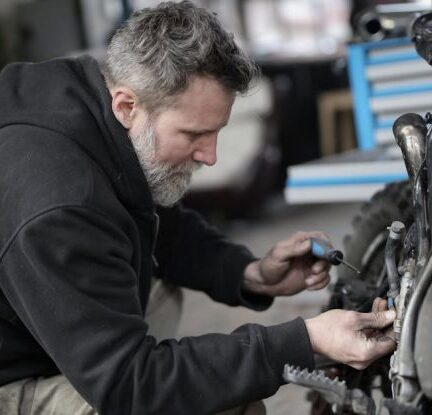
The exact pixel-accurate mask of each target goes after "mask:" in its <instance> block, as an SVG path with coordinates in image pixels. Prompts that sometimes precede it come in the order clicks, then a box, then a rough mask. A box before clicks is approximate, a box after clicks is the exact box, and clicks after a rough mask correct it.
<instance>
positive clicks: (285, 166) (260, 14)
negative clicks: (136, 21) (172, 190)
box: [0, 0, 432, 415]
mask: <svg viewBox="0 0 432 415" xmlns="http://www.w3.org/2000/svg"><path fill="white" fill-rule="evenodd" d="M157 3H159V1H157V0H156V1H153V0H0V69H1V67H3V66H4V65H6V64H8V63H10V62H14V61H23V60H25V61H35V62H37V61H42V60H46V59H51V58H55V57H59V56H65V55H67V56H76V55H79V54H82V53H87V54H91V55H93V56H94V57H95V58H97V59H98V60H103V59H104V56H105V48H106V45H107V43H108V42H109V39H110V37H111V36H112V34H113V33H114V31H115V30H116V28H118V27H119V25H120V24H121V22H122V21H124V20H125V19H126V18H127V17H128V16H129V15H130V14H131V13H132V12H133V11H134V10H137V9H140V8H143V7H148V6H154V5H156V4H157ZM195 3H198V4H200V5H202V6H203V7H207V8H209V9H211V10H213V11H214V12H216V13H217V14H218V16H219V18H220V20H221V21H222V23H223V25H224V26H225V27H226V28H227V29H228V30H229V31H231V32H233V33H234V35H235V38H236V40H237V42H238V43H239V44H240V45H241V46H242V47H243V48H244V49H245V50H246V51H247V52H248V53H249V54H250V55H251V56H252V57H253V58H254V59H255V60H256V61H257V63H258V64H259V65H260V67H261V69H262V74H263V76H262V79H261V80H260V81H259V83H258V84H257V85H256V87H255V88H254V89H253V90H252V91H251V92H250V93H248V94H247V96H245V97H239V98H238V100H237V101H236V104H235V107H234V109H233V113H232V117H231V122H230V124H229V125H228V126H227V127H226V128H225V129H224V130H223V131H222V132H221V135H220V138H219V147H218V163H217V165H216V166H214V167H211V168H203V169H201V170H200V171H198V172H197V175H196V176H195V177H194V178H193V183H192V189H191V191H190V192H189V194H188V195H187V197H186V198H185V201H184V203H185V205H187V206H189V207H192V208H195V209H197V210H199V211H200V212H201V213H202V214H203V215H205V216H206V217H207V218H208V219H209V220H210V221H211V222H213V223H214V224H216V225H217V226H219V227H220V228H221V229H222V230H223V231H224V232H226V233H227V234H228V235H229V236H230V237H231V238H232V239H233V240H235V241H237V242H240V243H244V244H246V245H248V246H249V247H250V248H251V249H252V251H253V252H254V253H255V254H256V255H257V256H261V255H264V254H265V253H266V251H267V250H268V249H269V248H270V247H271V246H272V244H274V243H275V242H277V241H278V240H281V239H283V238H286V237H287V236H289V235H290V234H292V233H293V232H295V231H297V230H322V231H324V232H326V233H327V234H328V235H329V236H330V237H331V239H332V240H333V243H334V245H335V246H336V247H338V248H341V247H343V239H344V235H346V234H348V233H350V232H351V226H350V224H351V221H352V218H353V217H354V215H355V214H356V212H358V211H359V209H360V206H361V204H362V203H364V202H366V201H367V200H369V199H370V197H371V195H372V194H373V193H374V192H375V191H376V190H378V189H380V188H382V187H383V186H384V184H385V183H387V182H389V181H393V180H399V179H403V178H404V177H406V174H405V169H404V166H403V161H402V159H401V157H400V154H399V153H397V154H396V153H395V151H394V150H395V145H394V144H393V140H392V137H391V129H390V127H391V124H392V121H393V120H394V118H395V117H396V116H398V114H400V113H402V112H408V111H417V112H422V111H423V112H424V111H426V110H427V109H428V108H429V106H430V103H432V96H431V93H432V92H431V91H432V76H430V75H429V72H430V68H429V67H428V66H427V65H426V64H425V63H424V62H423V63H420V62H419V61H418V60H417V57H416V54H415V52H414V51H413V50H412V49H413V48H412V46H411V45H410V42H409V23H410V22H411V21H412V19H413V17H414V16H415V15H416V14H417V13H420V12H421V11H424V10H430V9H431V8H432V7H431V1H429V0H427V1H405V2H402V1H400V2H397V3H396V2H391V1H372V0H332V1H329V0H201V1H198V0H196V1H195ZM401 68H402V69H403V68H405V69H404V71H402V72H401ZM410 80H411V81H412V82H413V83H412V84H411V83H410V82H409V81H410ZM416 94H417V95H416ZM0 99H1V98H0ZM396 104H398V105H396ZM419 105H420V106H419ZM389 136H390V138H389ZM324 179H325V180H324ZM332 276H333V279H334V278H335V274H334V271H333V270H332ZM328 296H329V294H328V291H326V290H324V291H321V292H314V293H312V292H307V293H302V294H300V295H298V296H295V297H293V298H282V299H278V300H277V301H276V302H275V304H274V306H273V307H272V308H271V309H270V310H268V311H266V312H263V313H256V312H252V311H248V310H243V309H242V310H237V309H236V310H235V311H233V310H232V309H230V308H229V307H225V306H222V305H218V304H214V303H211V301H210V300H209V299H208V298H206V297H205V296H204V295H202V294H199V293H195V292H192V291H187V290H186V291H185V295H184V307H183V315H182V320H181V323H180V328H179V333H178V336H179V337H181V336H184V335H199V334H202V333H206V332H230V331H232V330H234V329H235V328H236V327H238V326H239V325H241V324H244V323H247V322H258V323H261V324H266V325H271V324H277V323H280V322H283V321H287V320H290V319H293V318H295V317H296V316H298V315H301V316H303V317H310V316H313V315H315V314H317V313H318V312H319V311H320V309H321V308H322V307H323V306H325V304H326V302H327V301H328ZM215 393H217V391H215ZM266 405H267V409H268V413H269V414H276V415H279V414H280V415H282V414H303V413H304V414H306V413H308V408H309V404H308V403H307V401H306V391H304V390H302V389H301V388H297V387H295V386H292V385H289V386H286V387H283V388H281V390H280V391H279V392H278V393H277V394H276V395H275V396H274V397H272V398H270V399H269V400H267V401H266Z"/></svg>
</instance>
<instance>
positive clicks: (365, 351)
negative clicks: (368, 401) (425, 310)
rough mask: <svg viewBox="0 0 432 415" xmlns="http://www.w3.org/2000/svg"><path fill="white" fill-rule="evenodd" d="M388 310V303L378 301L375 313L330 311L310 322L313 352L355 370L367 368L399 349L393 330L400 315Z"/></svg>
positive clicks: (308, 324)
mask: <svg viewBox="0 0 432 415" xmlns="http://www.w3.org/2000/svg"><path fill="white" fill-rule="evenodd" d="M385 308H386V305H385V300H383V299H375V301H374V305H373V309H372V312H371V313H358V312H356V311H347V310H330V311H327V312H325V313H323V314H321V315H319V316H317V317H314V318H311V319H308V320H306V321H305V322H306V328H307V330H308V333H309V338H310V341H311V344H312V349H313V350H314V351H315V352H316V353H320V354H322V355H324V356H327V357H329V358H331V359H333V360H336V361H339V362H342V363H346V364H348V365H350V366H352V367H353V368H355V369H364V368H365V367H367V366H369V365H370V364H371V363H372V362H373V361H374V360H376V359H378V358H380V357H382V356H385V355H386V354H388V353H390V352H391V351H392V350H394V349H395V347H396V342H395V340H394V338H393V336H392V328H391V327H389V326H390V325H391V323H392V322H393V320H394V319H395V317H396V313H395V311H394V310H387V311H383V310H385ZM386 328H387V329H386Z"/></svg>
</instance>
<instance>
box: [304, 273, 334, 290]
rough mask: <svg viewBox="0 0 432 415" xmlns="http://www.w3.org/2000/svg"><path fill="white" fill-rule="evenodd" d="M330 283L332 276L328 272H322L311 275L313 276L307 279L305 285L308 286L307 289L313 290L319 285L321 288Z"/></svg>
mask: <svg viewBox="0 0 432 415" xmlns="http://www.w3.org/2000/svg"><path fill="white" fill-rule="evenodd" d="M329 281H330V275H329V273H328V272H327V271H325V272H322V273H321V274H318V275H311V276H309V277H307V278H306V279H305V284H306V287H308V288H313V287H315V286H317V285H320V286H321V285H322V284H324V285H323V286H325V285H327V284H328V282H329Z"/></svg>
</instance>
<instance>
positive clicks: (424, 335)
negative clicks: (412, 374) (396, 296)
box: [414, 285, 432, 399]
mask: <svg viewBox="0 0 432 415" xmlns="http://www.w3.org/2000/svg"><path fill="white" fill-rule="evenodd" d="M431 316H432V285H431V286H429V289H428V291H427V293H426V296H425V298H424V301H423V304H422V306H421V308H420V314H419V317H418V324H417V330H416V335H415V336H416V337H415V353H414V356H415V362H416V367H417V372H418V379H419V383H420V386H421V389H422V391H423V393H424V394H425V395H426V396H427V397H428V398H429V399H432V358H431V350H432V331H431V329H430V321H431Z"/></svg>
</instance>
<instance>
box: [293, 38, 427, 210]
mask: <svg viewBox="0 0 432 415" xmlns="http://www.w3.org/2000/svg"><path fill="white" fill-rule="evenodd" d="M348 68H349V77H350V83H351V91H352V94H353V105H354V118H355V126H356V135H357V140H358V143H357V144H358V150H355V151H350V152H348V153H343V154H338V155H335V156H331V157H326V158H323V159H320V160H317V161H313V162H308V163H304V164H301V165H297V166H291V167H289V168H288V178H287V185H286V190H285V196H286V199H287V201H288V202H289V203H314V202H336V201H354V200H367V199H369V198H370V197H371V196H372V195H373V194H374V193H375V192H376V191H378V190H380V189H381V188H382V187H384V185H385V184H386V183H388V182H391V181H396V180H403V179H405V178H407V174H406V170H405V165H404V163H403V159H402V155H401V153H400V150H399V148H398V147H397V145H396V143H395V141H394V137H393V133H392V125H393V122H394V121H395V119H396V118H397V117H398V116H399V115H401V114H404V113H407V112H416V113H419V114H422V115H424V114H425V113H426V112H428V111H431V112H432V67H430V66H429V65H428V64H427V63H426V62H424V61H423V60H422V59H421V58H420V57H419V56H418V55H417V53H416V51H415V48H414V45H413V44H412V43H411V41H410V40H409V39H407V38H397V39H388V40H383V41H379V42H369V43H357V44H352V45H350V46H349V47H348Z"/></svg>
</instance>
